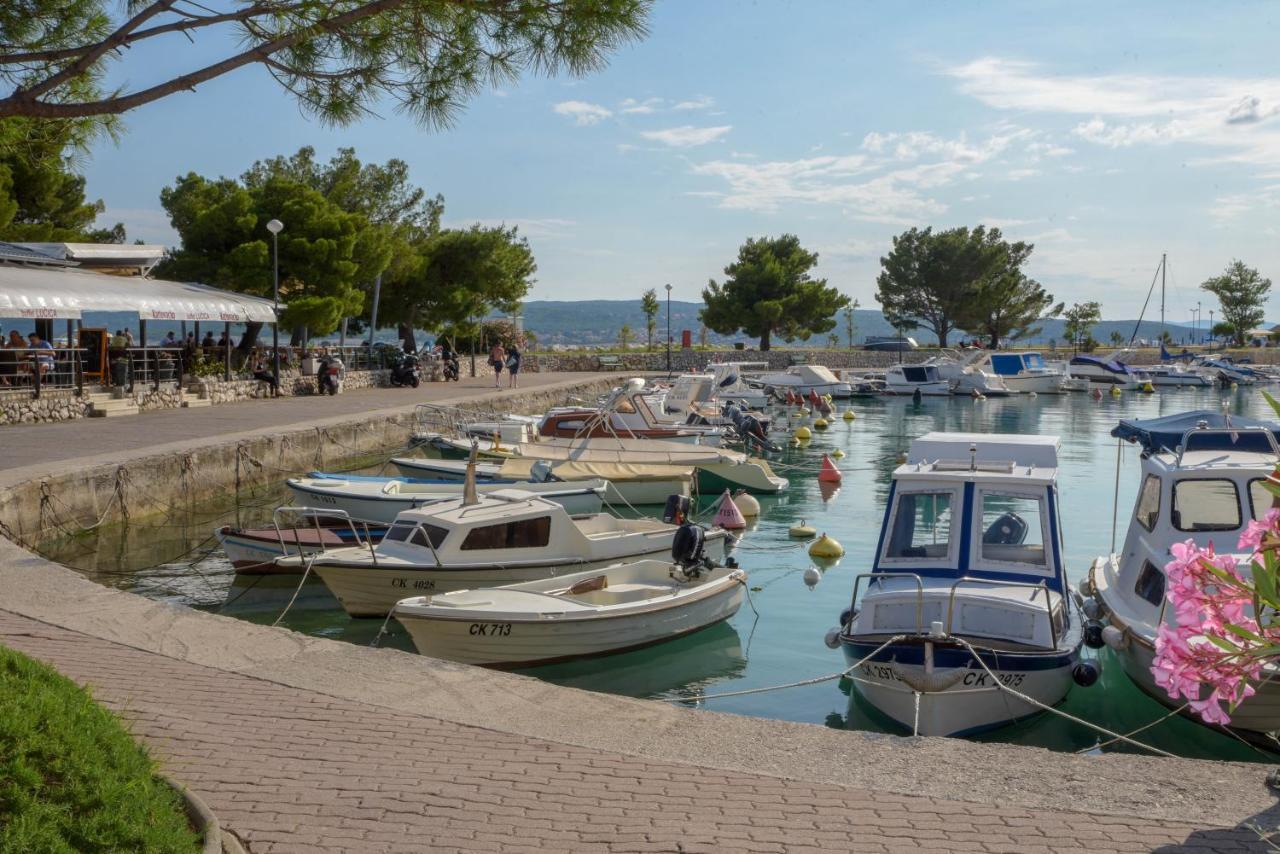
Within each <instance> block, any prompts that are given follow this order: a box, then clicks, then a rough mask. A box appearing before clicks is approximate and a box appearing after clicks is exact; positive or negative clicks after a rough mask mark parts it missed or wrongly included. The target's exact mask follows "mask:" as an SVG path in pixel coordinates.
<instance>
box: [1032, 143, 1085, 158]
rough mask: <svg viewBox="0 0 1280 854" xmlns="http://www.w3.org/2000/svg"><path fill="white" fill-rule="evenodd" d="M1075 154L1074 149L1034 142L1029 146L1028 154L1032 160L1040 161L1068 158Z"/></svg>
mask: <svg viewBox="0 0 1280 854" xmlns="http://www.w3.org/2000/svg"><path fill="white" fill-rule="evenodd" d="M1075 153H1076V150H1075V149H1074V148H1067V147H1066V146H1065V145H1058V144H1057V143H1053V142H1032V143H1029V144H1028V145H1027V154H1030V155H1031V158H1032V160H1039V159H1040V158H1041V157H1066V156H1067V155H1069V154H1075Z"/></svg>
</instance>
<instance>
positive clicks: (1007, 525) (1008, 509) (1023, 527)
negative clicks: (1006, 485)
mask: <svg viewBox="0 0 1280 854" xmlns="http://www.w3.org/2000/svg"><path fill="white" fill-rule="evenodd" d="M979 557H980V559H981V560H982V562H984V563H992V562H994V563H1017V564H1025V565H1028V566H1034V567H1041V568H1043V567H1046V566H1048V559H1047V557H1046V554H1045V547H1044V507H1043V501H1042V500H1041V499H1040V498H1035V497H1032V496H1027V495H1006V494H1001V493H998V492H984V493H983V494H982V544H981V551H980V552H979Z"/></svg>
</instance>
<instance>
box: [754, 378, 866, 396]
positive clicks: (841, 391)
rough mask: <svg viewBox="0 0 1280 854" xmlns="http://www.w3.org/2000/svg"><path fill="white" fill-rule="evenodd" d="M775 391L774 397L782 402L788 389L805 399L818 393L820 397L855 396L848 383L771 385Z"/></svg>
mask: <svg viewBox="0 0 1280 854" xmlns="http://www.w3.org/2000/svg"><path fill="white" fill-rule="evenodd" d="M769 385H770V387H771V388H772V389H773V394H774V397H776V398H777V399H778V400H782V399H783V398H785V397H786V396H787V389H791V391H792V392H793V393H795V394H801V395H804V396H805V397H808V396H809V392H811V391H816V392H817V393H818V396H819V397H824V396H826V395H831V396H832V397H837V398H846V397H852V396H853V388H852V387H851V386H850V385H849V384H848V383H822V384H820V385H803V384H798V383H797V384H792V383H776V382H775V383H770V384H769Z"/></svg>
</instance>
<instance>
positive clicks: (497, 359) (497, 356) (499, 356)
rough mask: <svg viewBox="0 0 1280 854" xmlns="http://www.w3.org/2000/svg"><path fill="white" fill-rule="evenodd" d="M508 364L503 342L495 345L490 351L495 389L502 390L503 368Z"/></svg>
mask: <svg viewBox="0 0 1280 854" xmlns="http://www.w3.org/2000/svg"><path fill="white" fill-rule="evenodd" d="M506 362H507V352H506V351H505V350H503V349H502V342H501V341H499V342H497V343H496V344H494V345H493V349H492V350H490V351H489V364H490V365H492V366H493V387H494V388H502V367H503V365H505V364H506Z"/></svg>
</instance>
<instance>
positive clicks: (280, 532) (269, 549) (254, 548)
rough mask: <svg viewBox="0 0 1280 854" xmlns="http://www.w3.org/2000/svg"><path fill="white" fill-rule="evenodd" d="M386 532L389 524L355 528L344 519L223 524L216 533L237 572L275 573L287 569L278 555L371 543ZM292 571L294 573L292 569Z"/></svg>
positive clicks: (254, 573) (247, 573) (250, 573)
mask: <svg viewBox="0 0 1280 854" xmlns="http://www.w3.org/2000/svg"><path fill="white" fill-rule="evenodd" d="M386 532H387V528H386V526H385V525H359V526H358V527H356V528H354V529H353V528H352V525H351V523H350V522H348V521H347V520H345V519H342V520H331V521H329V522H325V523H322V524H318V525H314V526H311V527H307V526H299V527H295V528H275V527H271V528H233V527H232V526H230V525H223V526H222V527H221V528H218V529H216V530H215V531H214V532H213V535H214V537H215V538H217V540H218V543H219V544H220V545H221V546H222V551H223V552H224V553H225V554H226V556H227V560H229V561H230V562H231V565H232V566H233V567H235V570H236V572H239V573H243V574H245V575H274V574H276V573H279V572H282V571H284V570H282V569H281V568H280V567H278V566H276V563H275V561H276V558H280V557H284V556H286V555H296V554H302V555H308V554H313V553H315V552H319V551H324V550H326V549H341V548H347V547H348V546H357V545H361V544H364V543H370V542H372V543H374V544H376V543H378V542H380V541H381V540H382V537H383V536H384V535H385V534H386ZM288 571H289V572H293V570H292V569H290V570H288Z"/></svg>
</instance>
